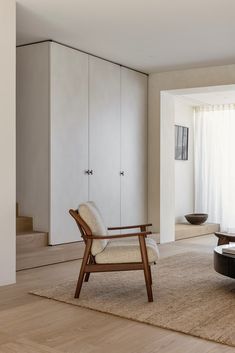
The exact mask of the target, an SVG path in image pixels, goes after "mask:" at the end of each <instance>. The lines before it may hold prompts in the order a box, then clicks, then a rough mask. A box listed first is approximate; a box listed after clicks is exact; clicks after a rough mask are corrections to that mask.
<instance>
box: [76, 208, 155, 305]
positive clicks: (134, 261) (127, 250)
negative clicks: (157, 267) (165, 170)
mask: <svg viewBox="0 0 235 353" xmlns="http://www.w3.org/2000/svg"><path fill="white" fill-rule="evenodd" d="M69 213H70V215H71V216H72V217H73V218H74V219H75V221H76V223H77V225H78V228H79V230H80V232H81V235H82V238H83V240H84V242H85V245H86V247H85V252H84V256H83V260H82V265H81V269H80V274H79V277H78V282H77V288H76V291H75V296H74V297H75V298H78V297H79V295H80V291H81V288H82V284H83V280H85V281H86V282H88V280H89V276H90V273H91V272H109V271H129V270H143V271H144V277H145V283H146V289H147V295H148V301H149V302H152V301H153V294H152V277H151V268H150V265H151V264H154V263H156V261H157V259H158V248H157V244H156V242H155V241H154V240H153V239H147V238H146V237H147V235H149V234H151V232H148V231H146V228H147V227H149V226H151V224H141V225H135V226H127V227H115V228H108V229H107V228H106V227H105V225H104V222H103V219H102V216H101V214H100V212H99V210H98V208H97V207H96V205H95V204H94V203H93V202H86V203H83V204H81V205H80V206H79V209H78V210H70V211H69ZM133 228H134V229H135V228H136V229H139V231H137V232H135V233H128V234H117V235H109V234H108V230H112V231H113V230H123V229H133ZM132 237H138V240H139V241H136V242H126V241H125V243H122V242H117V241H112V240H114V239H127V238H132ZM84 277H85V278H84Z"/></svg>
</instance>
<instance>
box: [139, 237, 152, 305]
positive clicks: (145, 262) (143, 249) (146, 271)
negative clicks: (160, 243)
mask: <svg viewBox="0 0 235 353" xmlns="http://www.w3.org/2000/svg"><path fill="white" fill-rule="evenodd" d="M139 243H140V251H141V257H142V262H143V265H144V277H145V283H146V289H147V294H148V301H149V302H152V301H153V292H152V286H151V272H150V268H149V267H150V266H149V262H148V254H147V249H146V243H145V238H143V237H142V236H139Z"/></svg>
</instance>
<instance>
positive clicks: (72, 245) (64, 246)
mask: <svg viewBox="0 0 235 353" xmlns="http://www.w3.org/2000/svg"><path fill="white" fill-rule="evenodd" d="M81 243H83V242H82V241H77V242H74V243H66V244H60V245H53V246H50V245H49V246H45V247H43V248H38V249H35V250H33V249H32V250H31V251H30V253H29V252H28V251H25V252H20V254H17V256H23V255H26V254H27V255H32V256H33V255H34V254H36V253H38V254H39V253H44V254H45V252H48V253H53V252H55V253H56V252H63V251H66V250H68V249H70V248H72V249H76V248H77V247H79V248H80V246H81Z"/></svg>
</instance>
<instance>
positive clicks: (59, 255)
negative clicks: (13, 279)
mask: <svg viewBox="0 0 235 353" xmlns="http://www.w3.org/2000/svg"><path fill="white" fill-rule="evenodd" d="M83 253H84V243H83V242H76V243H69V244H63V245H54V246H47V247H45V248H40V249H37V250H32V251H25V252H19V253H17V254H16V270H17V271H19V270H25V269H29V268H34V267H40V266H45V265H51V264H56V263H59V262H65V261H71V260H77V259H81V258H82V257H83Z"/></svg>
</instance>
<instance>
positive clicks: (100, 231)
mask: <svg viewBox="0 0 235 353" xmlns="http://www.w3.org/2000/svg"><path fill="white" fill-rule="evenodd" d="M78 212H79V214H80V216H81V217H82V219H83V220H84V221H85V222H86V223H87V225H88V226H89V228H90V229H91V231H92V234H93V235H103V236H105V235H108V230H107V227H106V226H105V223H104V221H103V218H102V216H101V214H100V212H99V210H98V208H97V206H96V205H95V203H94V202H92V201H88V202H84V203H82V204H81V205H80V206H79V207H78ZM107 243H108V241H107V240H106V239H104V240H93V242H92V247H91V253H92V255H94V256H95V255H96V254H98V253H100V252H101V251H103V250H104V248H105V247H106V245H107Z"/></svg>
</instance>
